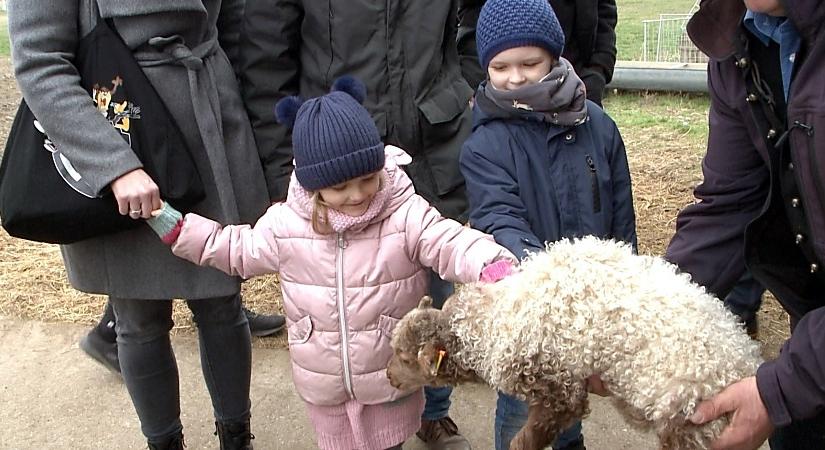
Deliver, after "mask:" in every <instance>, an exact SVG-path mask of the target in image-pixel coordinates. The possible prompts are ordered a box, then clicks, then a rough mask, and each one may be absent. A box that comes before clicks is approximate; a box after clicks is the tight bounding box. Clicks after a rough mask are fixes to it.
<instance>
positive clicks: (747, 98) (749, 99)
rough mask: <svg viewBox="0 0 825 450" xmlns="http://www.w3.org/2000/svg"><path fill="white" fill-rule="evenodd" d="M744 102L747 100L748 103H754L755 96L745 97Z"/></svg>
mask: <svg viewBox="0 0 825 450" xmlns="http://www.w3.org/2000/svg"><path fill="white" fill-rule="evenodd" d="M745 100H747V101H748V102H749V103H753V102H755V101H756V94H748V96H747V97H745Z"/></svg>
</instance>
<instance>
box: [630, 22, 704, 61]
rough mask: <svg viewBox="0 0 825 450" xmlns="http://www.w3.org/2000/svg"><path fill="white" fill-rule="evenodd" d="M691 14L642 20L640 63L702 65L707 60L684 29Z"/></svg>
mask: <svg viewBox="0 0 825 450" xmlns="http://www.w3.org/2000/svg"><path fill="white" fill-rule="evenodd" d="M691 16H692V14H659V18H658V19H654V20H643V21H642V24H643V25H644V40H643V42H642V61H655V62H681V63H704V62H707V60H708V58H707V56H705V55H704V54H703V53H702V52H701V51H699V49H698V48H696V46H695V45H693V42H691V41H690V38H689V37H688V34H687V31H686V30H685V27H686V26H687V22H688V20H689V19H690V17H691Z"/></svg>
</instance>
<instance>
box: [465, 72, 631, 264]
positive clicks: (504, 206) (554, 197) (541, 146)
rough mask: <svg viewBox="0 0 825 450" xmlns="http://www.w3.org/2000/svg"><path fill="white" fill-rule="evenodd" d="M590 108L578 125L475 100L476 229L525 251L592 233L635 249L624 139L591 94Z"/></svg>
mask: <svg viewBox="0 0 825 450" xmlns="http://www.w3.org/2000/svg"><path fill="white" fill-rule="evenodd" d="M481 89H483V85H482V86H481V87H480V88H479V92H481ZM480 95H483V94H480ZM587 107H588V113H589V116H590V117H589V119H588V120H587V121H586V122H585V123H583V124H581V125H579V126H575V127H565V126H558V125H552V124H549V123H546V122H544V121H542V120H541V117H540V116H539V115H538V114H536V115H531V116H525V115H519V116H518V117H515V116H513V115H512V114H511V113H509V112H508V111H504V110H495V111H484V110H482V109H481V108H480V107H479V106H478V105H477V106H476V107H475V109H474V111H473V113H474V125H473V134H472V135H471V136H470V138H469V139H468V140H467V141H466V142H465V143H464V147H463V148H462V151H461V159H460V164H461V166H460V167H461V172H462V174H463V175H464V178H465V180H466V182H467V194H468V198H469V200H470V224H471V225H472V226H473V227H474V228H477V229H479V230H482V231H484V232H486V233H490V234H492V235H493V236H494V237H495V239H496V241H497V242H498V243H500V244H501V245H503V246H504V247H507V249H509V250H510V251H511V252H513V254H515V255H516V256H518V257H524V256H525V251H536V250H541V249H543V248H544V243H545V242H553V241H557V240H559V239H562V238H571V237H578V236H584V235H594V236H598V237H602V238H615V239H617V240H621V241H626V242H630V243H632V244H633V246H634V248H635V246H636V218H635V214H634V212H633V199H632V195H631V187H630V172H629V170H628V166H627V155H626V154H625V149H624V143H623V142H622V138H621V136H620V135H619V130H618V128H617V127H616V124H615V123H614V122H613V120H612V119H610V117H608V116H607V114H605V113H604V111H602V109H601V108H599V107H598V106H597V105H596V104H595V103H592V102H590V101H589V100H588V102H587Z"/></svg>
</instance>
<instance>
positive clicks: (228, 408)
mask: <svg viewBox="0 0 825 450" xmlns="http://www.w3.org/2000/svg"><path fill="white" fill-rule="evenodd" d="M186 303H187V305H189V309H190V310H191V311H192V314H193V315H194V320H195V323H196V324H197V326H198V343H199V348H200V356H201V369H202V370H203V378H204V380H205V381H206V387H207V389H209V395H210V397H211V398H212V407H213V409H214V413H215V419H216V423H215V426H216V429H217V433H218V437H219V438H220V441H221V448H238V449H241V448H247V446H248V445H249V443H250V440H251V438H252V433H251V432H250V424H249V416H250V415H249V410H250V401H249V384H250V376H251V374H252V373H251V371H252V343H251V339H252V338H251V336H250V332H249V325H248V324H247V319H246V315H245V314H244V311H243V310H242V309H241V296H240V294H236V295H232V296H229V297H219V298H209V299H199V300H188V301H187V302H186Z"/></svg>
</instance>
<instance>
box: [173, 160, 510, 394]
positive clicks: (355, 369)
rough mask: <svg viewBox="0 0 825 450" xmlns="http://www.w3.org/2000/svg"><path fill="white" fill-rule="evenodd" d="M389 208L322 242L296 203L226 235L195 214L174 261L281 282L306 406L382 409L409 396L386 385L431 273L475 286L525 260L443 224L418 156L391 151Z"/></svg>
mask: <svg viewBox="0 0 825 450" xmlns="http://www.w3.org/2000/svg"><path fill="white" fill-rule="evenodd" d="M386 156H387V158H386V164H385V168H384V170H385V171H386V178H385V179H386V181H387V182H386V184H385V186H384V189H391V195H390V199H389V200H388V201H387V207H386V209H385V210H384V211H383V212H381V213H379V215H378V216H377V217H376V218H375V219H373V220H372V221H371V222H369V223H366V224H363V225H360V226H356V227H353V228H350V229H348V230H347V231H345V232H343V233H337V234H318V233H316V232H315V231H313V229H312V225H311V223H310V218H311V208H312V206H311V205H309V204H304V203H302V202H300V201H298V200H297V199H296V198H297V197H298V196H296V195H294V192H295V191H294V190H295V189H296V188H297V189H299V187H297V186H298V185H297V181H296V180H295V177H294V176H293V178H292V181H291V184H290V195H289V197H288V198H287V200H286V202H284V203H279V204H275V205H273V206H272V207H270V208H269V210H268V211H267V212H266V213H265V214H264V215H263V217H261V219H260V220H259V221H258V223H256V224H255V226H254V228H253V227H251V226H249V225H234V226H227V227H223V228H222V227H221V226H220V225H219V224H218V223H216V222H214V221H212V220H208V219H205V218H203V217H200V216H197V215H194V214H188V215H186V218H185V219H184V223H183V228H182V230H181V234H180V237H178V240H177V242H176V243H175V244H174V246H173V247H172V250H173V252H174V253H175V254H176V255H178V256H181V257H183V258H186V259H188V260H190V261H193V262H195V263H197V264H200V265H209V266H212V267H216V268H218V269H220V270H223V271H225V272H227V273H230V274H233V275H239V276H241V277H243V278H249V277H252V276H255V275H261V274H266V273H273V272H278V273H280V281H281V291H282V293H283V299H284V310H285V311H286V316H287V325H288V335H289V351H290V356H291V358H292V375H293V380H294V382H295V386H296V388H297V390H298V393H299V394H300V395H301V397H302V398H303V399H304V400H306V401H307V402H309V403H312V404H316V405H337V404H341V403H344V402H346V401H347V400H349V399H357V400H358V401H359V402H360V403H363V404H378V403H384V402H388V401H392V400H395V399H397V398H400V397H403V396H405V395H407V394H409V393H408V392H400V391H398V390H396V389H395V388H393V387H392V386H390V384H389V381H388V380H387V376H386V368H387V363H388V362H389V359H390V356H391V355H392V349H391V348H390V337H391V336H392V331H393V329H394V328H395V325H396V324H397V323H398V320H399V319H400V318H401V317H402V316H404V314H406V313H407V312H408V311H410V310H412V309H413V308H414V307H415V306H416V305H417V304H418V302H419V300H420V299H421V297H422V296H424V295H425V294H426V293H427V288H428V280H429V274H428V271H429V269H430V268H432V269H433V270H435V271H436V272H438V274H439V275H441V276H442V277H443V278H444V279H446V280H450V281H454V282H459V283H467V282H473V281H477V280H478V279H479V276H480V273H481V270H482V268H483V267H484V266H485V265H486V264H488V263H490V262H492V261H494V260H498V259H505V258H506V259H510V260H513V261H515V258H514V257H513V255H512V254H510V253H509V252H508V251H507V250H506V249H505V248H503V247H501V246H499V245H498V244H496V243H495V242H494V241H493V239H492V237H491V236H489V235H486V234H483V233H481V232H479V231H476V230H473V229H471V228H467V227H464V226H462V225H461V224H459V223H458V222H456V221H453V220H450V219H446V218H443V217H441V215H440V214H439V213H438V211H437V210H436V209H435V208H433V207H431V206H430V205H429V204H428V203H427V201H426V200H424V199H423V198H422V197H420V196H418V195H416V194H415V191H414V189H413V185H412V181H411V180H410V179H409V177H408V176H407V175H406V174H405V173H404V171H403V170H401V169H400V167H399V165H403V164H408V163H409V162H410V157H409V156H408V155H407V154H406V153H404V152H403V150H401V149H399V148H397V147H392V146H387V147H386Z"/></svg>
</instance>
